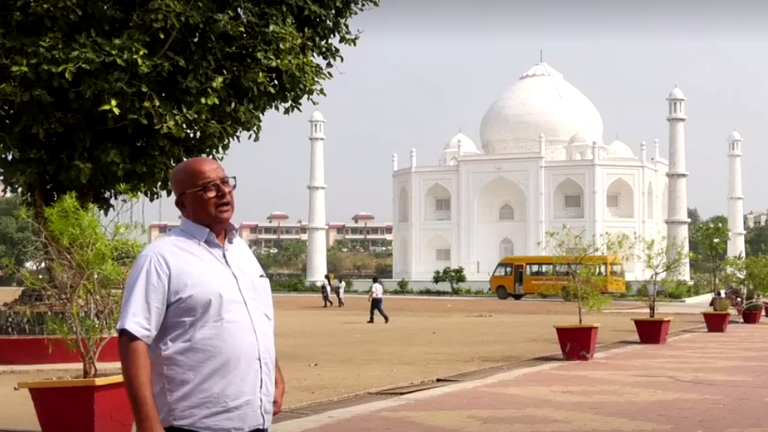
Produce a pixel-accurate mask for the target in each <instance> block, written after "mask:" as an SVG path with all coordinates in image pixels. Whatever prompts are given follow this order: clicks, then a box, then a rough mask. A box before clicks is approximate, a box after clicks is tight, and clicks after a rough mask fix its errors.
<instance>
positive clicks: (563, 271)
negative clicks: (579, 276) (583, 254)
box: [555, 264, 582, 276]
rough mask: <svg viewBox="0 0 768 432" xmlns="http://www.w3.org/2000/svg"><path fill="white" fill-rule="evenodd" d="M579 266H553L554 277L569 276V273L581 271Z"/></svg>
mask: <svg viewBox="0 0 768 432" xmlns="http://www.w3.org/2000/svg"><path fill="white" fill-rule="evenodd" d="M581 267H582V266H581V264H555V276H570V272H574V273H578V272H579V271H581Z"/></svg>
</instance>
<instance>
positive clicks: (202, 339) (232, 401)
mask: <svg viewBox="0 0 768 432" xmlns="http://www.w3.org/2000/svg"><path fill="white" fill-rule="evenodd" d="M171 184H172V187H173V193H174V195H176V206H177V207H178V208H179V210H180V211H181V215H182V217H183V218H182V220H181V225H180V226H179V228H177V229H175V230H173V231H172V232H171V233H169V234H168V235H167V236H166V237H165V238H163V239H160V240H159V241H157V242H154V243H152V244H150V245H148V246H147V247H146V248H145V249H144V250H143V251H142V253H141V254H140V255H139V257H138V258H137V259H136V262H135V264H134V266H133V268H132V269H131V274H130V276H129V277H128V281H127V283H126V287H125V292H124V294H123V309H122V313H121V316H120V322H119V324H118V329H119V332H120V336H119V347H120V358H121V361H122V365H123V376H124V378H125V385H126V390H127V391H128V396H129V398H130V400H131V405H132V407H133V412H134V416H135V418H136V430H137V432H163V431H165V432H171V431H173V432H185V431H186V432H233V431H237V432H244V431H251V432H266V431H267V430H268V429H269V427H270V425H271V423H272V417H273V416H274V415H276V414H278V413H279V412H280V410H281V407H282V403H283V394H284V392H285V382H284V380H283V375H282V373H281V371H280V366H279V365H278V363H277V358H276V355H275V341H274V317H275V314H274V309H273V304H272V292H271V287H270V283H269V279H267V277H266V275H265V273H264V271H263V270H262V268H261V266H260V265H259V263H258V261H257V260H256V258H255V257H254V255H253V253H252V252H251V250H250V249H249V248H248V245H247V244H246V243H245V242H244V241H243V240H242V239H241V238H240V237H238V235H237V229H236V228H235V226H234V225H233V224H232V223H230V219H231V217H232V214H233V212H234V207H235V203H234V196H233V191H234V190H235V187H236V185H237V184H236V181H235V178H234V177H229V176H227V174H226V173H225V172H224V168H222V166H221V165H220V164H219V162H217V161H216V160H213V159H208V158H194V159H189V160H187V161H185V162H183V163H181V164H180V165H179V166H177V167H176V169H174V171H173V175H172V178H171Z"/></svg>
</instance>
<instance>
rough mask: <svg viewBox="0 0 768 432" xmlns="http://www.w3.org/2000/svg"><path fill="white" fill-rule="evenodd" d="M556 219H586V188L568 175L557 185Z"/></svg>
mask: <svg viewBox="0 0 768 432" xmlns="http://www.w3.org/2000/svg"><path fill="white" fill-rule="evenodd" d="M553 198H554V200H555V202H554V216H555V219H584V188H583V187H581V185H580V184H579V183H578V182H577V181H576V180H574V179H572V178H570V177H568V178H566V179H564V180H562V181H561V182H560V183H558V184H557V186H555V193H554V196H553Z"/></svg>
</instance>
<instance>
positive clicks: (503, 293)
mask: <svg viewBox="0 0 768 432" xmlns="http://www.w3.org/2000/svg"><path fill="white" fill-rule="evenodd" d="M496 297H498V298H499V300H506V299H507V298H508V297H509V293H508V292H507V289H506V288H504V287H503V286H500V287H498V288H496Z"/></svg>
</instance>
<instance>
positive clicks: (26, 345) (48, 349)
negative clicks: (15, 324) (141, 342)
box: [0, 336, 120, 365]
mask: <svg viewBox="0 0 768 432" xmlns="http://www.w3.org/2000/svg"><path fill="white" fill-rule="evenodd" d="M99 361H100V362H118V361H120V353H119V352H118V350H117V337H114V336H113V337H111V338H110V339H109V341H108V342H107V343H106V345H104V348H102V350H101V353H100V354H99ZM80 362H82V360H81V359H80V353H79V352H77V351H72V349H71V348H70V347H69V345H68V344H67V340H66V339H65V338H62V337H58V336H0V365H40V364H51V363H80Z"/></svg>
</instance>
